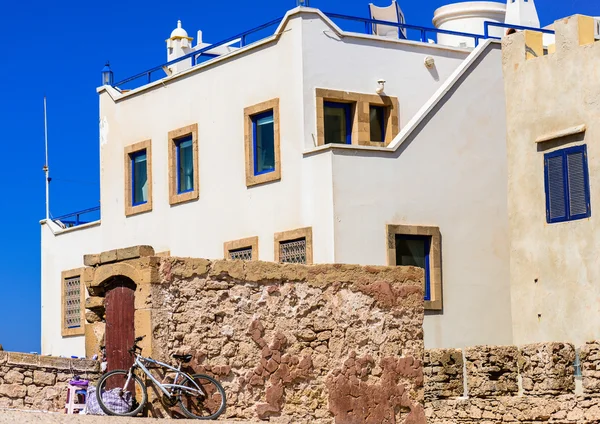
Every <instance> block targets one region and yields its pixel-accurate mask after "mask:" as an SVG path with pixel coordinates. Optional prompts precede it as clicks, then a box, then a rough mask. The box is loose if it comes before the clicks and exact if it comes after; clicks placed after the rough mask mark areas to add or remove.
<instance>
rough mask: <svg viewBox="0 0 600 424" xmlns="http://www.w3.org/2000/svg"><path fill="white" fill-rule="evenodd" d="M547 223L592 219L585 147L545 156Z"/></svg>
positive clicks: (562, 150)
mask: <svg viewBox="0 0 600 424" xmlns="http://www.w3.org/2000/svg"><path fill="white" fill-rule="evenodd" d="M544 185H545V189H546V221H547V222H548V223H549V224H551V223H555V222H564V221H574V220H576V219H583V218H588V217H590V216H591V207H590V183H589V175H588V164H587V149H586V146H585V145H582V146H575V147H569V148H567V149H561V150H556V151H554V152H550V153H546V154H545V155H544Z"/></svg>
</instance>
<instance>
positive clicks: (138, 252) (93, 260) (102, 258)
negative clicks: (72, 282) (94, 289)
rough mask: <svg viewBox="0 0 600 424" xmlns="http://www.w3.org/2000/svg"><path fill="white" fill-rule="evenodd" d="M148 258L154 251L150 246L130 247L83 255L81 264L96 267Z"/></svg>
mask: <svg viewBox="0 0 600 424" xmlns="http://www.w3.org/2000/svg"><path fill="white" fill-rule="evenodd" d="M148 256H154V249H153V248H152V246H143V245H142V246H132V247H125V248H123V249H114V250H108V251H106V252H102V253H96V254H91V255H84V256H83V264H84V265H85V266H98V265H102V264H109V263H112V262H119V261H126V260H129V259H138V258H144V257H148Z"/></svg>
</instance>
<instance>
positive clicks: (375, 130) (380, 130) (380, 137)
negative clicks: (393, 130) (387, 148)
mask: <svg viewBox="0 0 600 424" xmlns="http://www.w3.org/2000/svg"><path fill="white" fill-rule="evenodd" d="M385 117H386V108H385V106H373V105H370V106H369V127H370V133H371V138H370V140H371V141H375V142H384V141H385Z"/></svg>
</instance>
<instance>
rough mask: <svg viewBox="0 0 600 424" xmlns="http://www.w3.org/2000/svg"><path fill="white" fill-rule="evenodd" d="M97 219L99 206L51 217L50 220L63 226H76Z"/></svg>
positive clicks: (98, 218)
mask: <svg viewBox="0 0 600 424" xmlns="http://www.w3.org/2000/svg"><path fill="white" fill-rule="evenodd" d="M82 217H83V218H82ZM98 220H100V206H96V207H94V208H89V209H84V210H82V211H79V212H73V213H70V214H67V215H61V216H57V217H52V221H54V222H55V223H56V224H57V225H60V226H61V227H64V228H72V227H77V226H78V225H83V224H89V223H91V222H94V221H98Z"/></svg>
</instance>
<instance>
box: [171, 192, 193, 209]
mask: <svg viewBox="0 0 600 424" xmlns="http://www.w3.org/2000/svg"><path fill="white" fill-rule="evenodd" d="M199 198H200V190H197V189H196V190H191V191H186V192H183V193H179V194H174V195H171V196H169V204H170V205H171V206H175V205H179V204H182V203H187V202H192V201H194V200H198V199H199Z"/></svg>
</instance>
